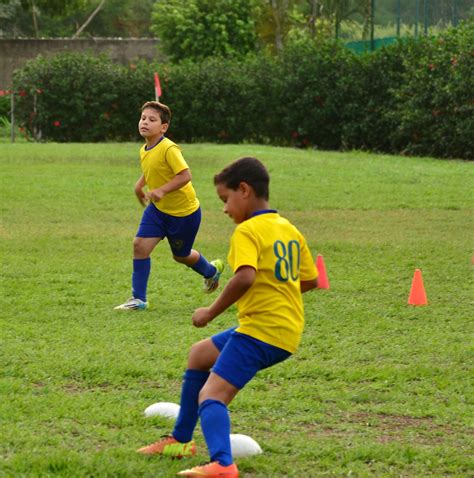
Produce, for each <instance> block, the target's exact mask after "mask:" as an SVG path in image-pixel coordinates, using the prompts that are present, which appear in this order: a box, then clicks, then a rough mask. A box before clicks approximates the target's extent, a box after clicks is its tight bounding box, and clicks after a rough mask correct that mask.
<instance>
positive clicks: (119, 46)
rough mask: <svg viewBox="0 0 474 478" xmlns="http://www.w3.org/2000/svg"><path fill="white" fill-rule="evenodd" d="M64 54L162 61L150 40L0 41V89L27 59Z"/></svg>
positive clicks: (9, 84) (154, 41)
mask: <svg viewBox="0 0 474 478" xmlns="http://www.w3.org/2000/svg"><path fill="white" fill-rule="evenodd" d="M64 51H71V52H82V53H94V54H97V55H98V54H106V55H108V56H109V57H110V58H111V59H112V60H113V61H116V62H118V63H122V64H129V63H133V62H134V61H137V60H138V59H145V60H148V61H152V60H160V59H163V56H162V55H160V53H159V51H158V40H156V39H152V38H124V39H121V38H87V39H82V38H81V39H77V40H71V39H59V38H54V39H50V40H37V39H17V40H5V39H0V90H2V89H3V90H5V89H9V88H10V87H11V81H12V74H13V71H14V70H16V69H17V68H21V67H22V66H23V65H24V64H25V63H26V61H27V60H30V59H33V58H36V57H37V56H38V55H43V56H45V57H47V56H52V55H54V54H56V53H59V52H64Z"/></svg>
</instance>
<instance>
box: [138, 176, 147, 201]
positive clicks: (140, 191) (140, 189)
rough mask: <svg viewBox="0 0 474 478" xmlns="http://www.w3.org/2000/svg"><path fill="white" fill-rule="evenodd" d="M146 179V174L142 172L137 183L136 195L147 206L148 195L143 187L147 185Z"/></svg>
mask: <svg viewBox="0 0 474 478" xmlns="http://www.w3.org/2000/svg"><path fill="white" fill-rule="evenodd" d="M145 184H146V181H145V176H144V175H143V174H142V175H141V176H140V178H139V179H138V181H137V182H136V183H135V195H136V196H137V198H138V201H139V202H140V204H141V205H142V206H146V195H145V193H144V192H143V188H144V187H145Z"/></svg>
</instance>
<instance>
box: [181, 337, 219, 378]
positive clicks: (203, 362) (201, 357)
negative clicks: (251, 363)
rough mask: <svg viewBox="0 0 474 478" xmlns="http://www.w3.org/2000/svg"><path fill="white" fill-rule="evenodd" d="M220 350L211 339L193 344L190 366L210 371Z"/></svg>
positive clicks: (189, 358) (189, 355) (190, 352)
mask: <svg viewBox="0 0 474 478" xmlns="http://www.w3.org/2000/svg"><path fill="white" fill-rule="evenodd" d="M218 355H219V351H218V350H217V348H216V347H215V345H214V344H213V343H212V341H211V340H210V339H205V340H201V341H199V342H196V343H195V344H193V345H192V346H191V349H190V351H189V354H188V368H190V369H195V370H205V371H208V370H210V369H211V367H212V366H213V365H214V363H215V361H216V359H217V357H218Z"/></svg>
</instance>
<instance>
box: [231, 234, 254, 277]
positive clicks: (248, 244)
mask: <svg viewBox="0 0 474 478" xmlns="http://www.w3.org/2000/svg"><path fill="white" fill-rule="evenodd" d="M258 255H259V248H258V243H257V240H256V238H255V236H254V235H253V234H252V233H251V232H250V231H249V230H248V229H245V228H243V227H237V228H236V230H235V231H234V233H233V234H232V238H231V240H230V250H229V255H228V260H229V264H230V266H231V268H232V271H233V272H236V271H237V270H238V269H239V267H242V266H250V267H253V268H254V269H255V270H257V265H258Z"/></svg>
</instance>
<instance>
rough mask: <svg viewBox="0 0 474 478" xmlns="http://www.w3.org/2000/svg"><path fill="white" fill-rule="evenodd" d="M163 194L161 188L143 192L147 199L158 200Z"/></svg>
mask: <svg viewBox="0 0 474 478" xmlns="http://www.w3.org/2000/svg"><path fill="white" fill-rule="evenodd" d="M164 195H165V192H164V191H163V190H162V189H161V188H158V189H153V191H150V192H147V193H146V194H145V197H146V198H147V199H148V201H159V200H160V199H162V198H163V196H164Z"/></svg>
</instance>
